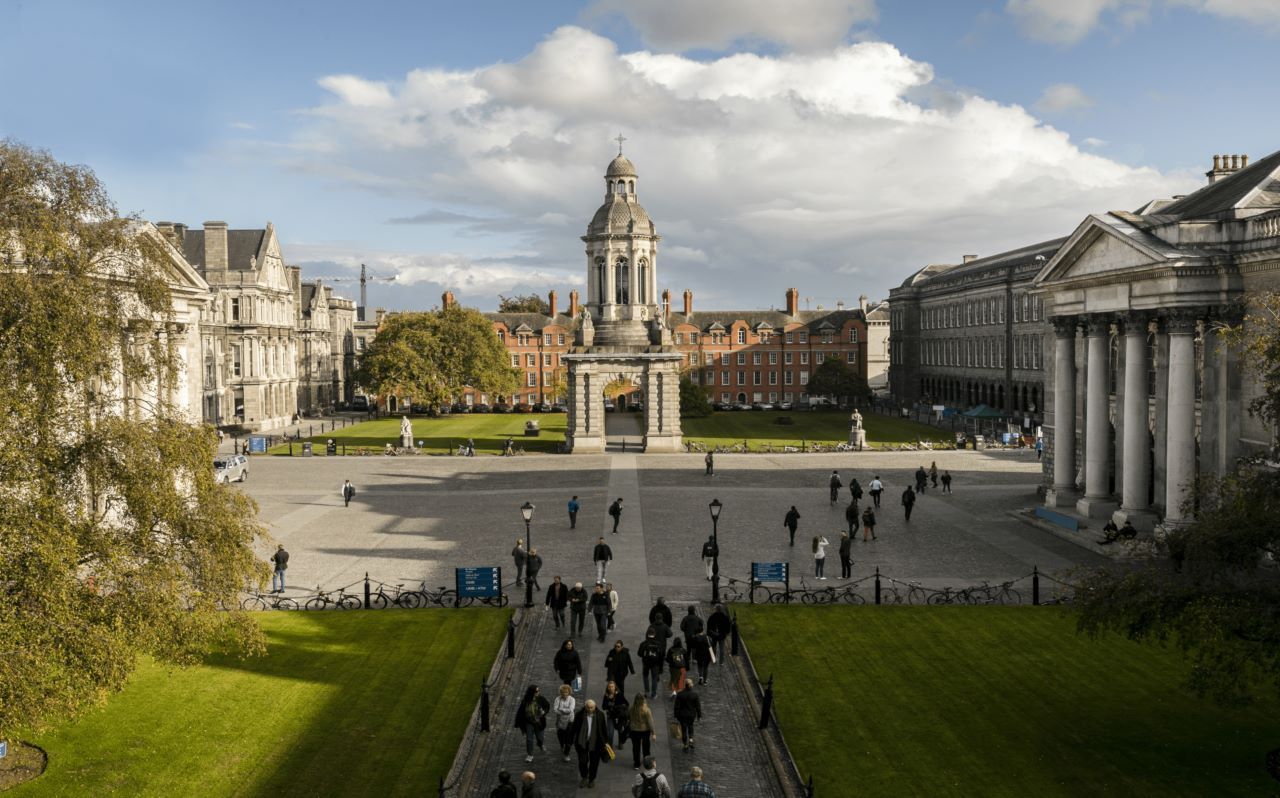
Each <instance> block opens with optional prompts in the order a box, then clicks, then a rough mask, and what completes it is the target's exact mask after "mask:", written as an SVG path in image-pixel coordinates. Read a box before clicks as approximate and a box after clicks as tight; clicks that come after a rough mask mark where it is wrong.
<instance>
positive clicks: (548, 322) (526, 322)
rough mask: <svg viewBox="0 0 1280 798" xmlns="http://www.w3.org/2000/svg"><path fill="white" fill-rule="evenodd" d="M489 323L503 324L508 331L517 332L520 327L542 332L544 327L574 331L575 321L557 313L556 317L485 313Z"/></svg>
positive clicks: (530, 314)
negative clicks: (556, 327) (564, 328)
mask: <svg viewBox="0 0 1280 798" xmlns="http://www.w3.org/2000/svg"><path fill="white" fill-rule="evenodd" d="M484 317H485V318H486V319H488V320H489V321H494V322H502V323H503V324H505V325H506V327H507V329H508V330H511V331H512V332H514V331H516V330H517V329H519V328H520V327H524V328H525V329H527V330H541V329H542V328H544V327H551V326H553V325H554V326H558V327H566V328H570V329H572V328H573V326H574V320H573V319H572V318H570V317H569V315H568V314H565V313H557V314H556V315H555V316H554V317H551V316H544V315H542V314H541V313H485V314H484Z"/></svg>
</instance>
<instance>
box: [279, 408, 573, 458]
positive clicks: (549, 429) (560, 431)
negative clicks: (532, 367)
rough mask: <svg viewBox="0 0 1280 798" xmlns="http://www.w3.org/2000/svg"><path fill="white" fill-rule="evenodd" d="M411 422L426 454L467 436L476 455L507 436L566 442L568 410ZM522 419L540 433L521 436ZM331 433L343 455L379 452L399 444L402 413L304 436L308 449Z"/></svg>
mask: <svg viewBox="0 0 1280 798" xmlns="http://www.w3.org/2000/svg"><path fill="white" fill-rule="evenodd" d="M409 421H410V423H412V424H413V439H414V440H415V441H422V444H423V446H422V449H423V451H424V452H425V453H427V454H448V453H449V452H451V451H457V449H458V447H459V446H460V445H462V444H463V443H464V442H465V441H466V440H467V438H472V439H474V440H475V443H476V454H501V453H502V446H503V444H504V443H505V441H506V440H507V438H508V437H510V438H513V439H514V440H515V445H516V446H523V447H524V450H525V451H526V452H554V451H555V450H556V447H557V446H559V445H560V444H561V443H564V431H565V425H566V415H565V414H564V413H458V414H457V415H448V416H443V417H441V418H428V417H426V416H410V417H409ZM526 421H537V422H538V425H539V426H540V427H541V428H542V433H541V434H540V435H539V436H538V437H536V438H533V437H529V438H526V437H525V436H524V425H525V422H526ZM329 438H333V439H334V440H335V441H336V442H337V443H338V446H339V449H338V452H339V453H340V454H341V452H342V449H341V447H342V446H343V445H345V446H346V447H347V449H346V452H347V454H356V449H358V448H359V447H366V448H367V449H368V453H369V454H382V449H383V446H384V445H386V444H388V443H390V444H393V445H399V441H400V416H389V417H387V418H380V419H378V420H376V421H363V422H361V423H359V424H352V425H351V426H349V427H343V428H342V429H337V430H334V431H333V432H326V433H325V434H323V435H315V436H313V437H310V438H303V439H302V440H304V441H311V442H312V443H314V444H316V445H315V447H314V448H313V449H312V451H313V452H314V453H315V455H316V456H323V455H324V451H325V449H324V444H325V441H327V440H328V439H329ZM293 451H294V454H295V455H300V454H302V447H301V445H300V444H299V443H298V442H296V441H295V442H294V444H293ZM270 453H271V454H286V455H287V454H288V453H289V446H288V444H284V445H281V446H275V447H272V449H271V450H270Z"/></svg>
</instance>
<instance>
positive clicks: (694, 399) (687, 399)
mask: <svg viewBox="0 0 1280 798" xmlns="http://www.w3.org/2000/svg"><path fill="white" fill-rule="evenodd" d="M680 415H681V417H683V418H702V417H704V416H709V415H711V403H710V402H709V401H708V400H707V391H706V389H705V388H703V387H702V386H701V385H699V384H697V383H696V382H694V381H693V380H691V379H689V375H688V374H683V375H681V376H680Z"/></svg>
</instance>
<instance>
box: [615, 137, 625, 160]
mask: <svg viewBox="0 0 1280 798" xmlns="http://www.w3.org/2000/svg"><path fill="white" fill-rule="evenodd" d="M626 140H627V137H626V136H624V135H622V134H621V133H619V134H618V137H617V138H616V139H614V141H616V142H618V154H619V155H621V154H622V142H624V141H626Z"/></svg>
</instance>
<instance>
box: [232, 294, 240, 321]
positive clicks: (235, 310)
mask: <svg viewBox="0 0 1280 798" xmlns="http://www.w3.org/2000/svg"><path fill="white" fill-rule="evenodd" d="M231 320H232V321H240V297H238V296H233V297H231Z"/></svg>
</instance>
